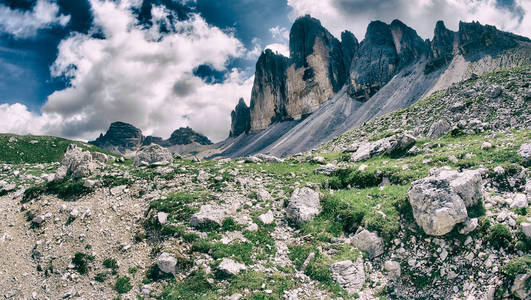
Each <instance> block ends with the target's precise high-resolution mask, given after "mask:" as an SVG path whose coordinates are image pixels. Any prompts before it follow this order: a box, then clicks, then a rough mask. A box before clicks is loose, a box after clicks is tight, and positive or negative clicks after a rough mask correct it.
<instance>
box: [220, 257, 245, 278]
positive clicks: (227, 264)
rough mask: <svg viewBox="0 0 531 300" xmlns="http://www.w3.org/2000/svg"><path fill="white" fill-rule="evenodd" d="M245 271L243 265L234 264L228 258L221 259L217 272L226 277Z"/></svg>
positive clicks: (234, 262)
mask: <svg viewBox="0 0 531 300" xmlns="http://www.w3.org/2000/svg"><path fill="white" fill-rule="evenodd" d="M245 269H247V267H245V265H244V264H241V263H239V262H236V261H234V260H232V259H230V258H223V260H222V261H221V263H220V264H219V266H218V270H220V271H221V272H223V273H225V274H227V275H232V276H234V275H238V274H239V273H240V272H241V271H243V270H245Z"/></svg>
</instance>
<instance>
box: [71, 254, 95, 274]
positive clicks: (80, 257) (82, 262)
mask: <svg viewBox="0 0 531 300" xmlns="http://www.w3.org/2000/svg"><path fill="white" fill-rule="evenodd" d="M93 260H94V256H91V255H88V254H85V253H82V252H76V253H75V254H74V258H72V264H74V269H75V270H76V271H78V272H79V274H86V273H87V272H88V270H89V262H91V261H93Z"/></svg>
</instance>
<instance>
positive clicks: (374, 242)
mask: <svg viewBox="0 0 531 300" xmlns="http://www.w3.org/2000/svg"><path fill="white" fill-rule="evenodd" d="M352 244H353V245H354V246H356V247H357V248H358V249H360V250H361V251H364V252H367V254H369V258H373V257H377V256H380V255H382V254H383V250H384V243H383V239H382V238H381V237H379V236H378V234H377V233H375V232H370V231H368V230H366V229H363V230H362V231H360V232H358V233H356V234H355V235H354V237H353V238H352Z"/></svg>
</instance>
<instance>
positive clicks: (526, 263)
mask: <svg viewBox="0 0 531 300" xmlns="http://www.w3.org/2000/svg"><path fill="white" fill-rule="evenodd" d="M502 272H503V274H504V275H505V276H507V278H508V279H510V280H514V278H515V277H516V275H518V274H528V273H529V272H531V256H529V255H526V256H522V257H516V258H513V259H511V260H510V261H509V262H508V263H507V264H505V265H504V266H503V268H502Z"/></svg>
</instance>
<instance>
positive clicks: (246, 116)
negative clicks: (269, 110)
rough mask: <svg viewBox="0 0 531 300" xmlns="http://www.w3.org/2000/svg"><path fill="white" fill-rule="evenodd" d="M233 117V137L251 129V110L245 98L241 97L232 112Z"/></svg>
mask: <svg viewBox="0 0 531 300" xmlns="http://www.w3.org/2000/svg"><path fill="white" fill-rule="evenodd" d="M230 117H231V127H230V135H229V136H231V137H234V136H239V135H240V134H242V133H248V132H249V130H250V129H251V111H250V110H249V107H248V106H247V104H245V101H243V98H240V101H238V105H236V107H235V108H234V110H233V111H232V112H231V114H230Z"/></svg>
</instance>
